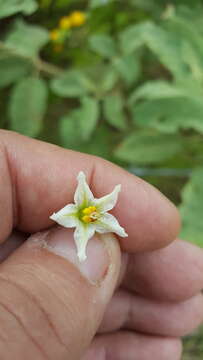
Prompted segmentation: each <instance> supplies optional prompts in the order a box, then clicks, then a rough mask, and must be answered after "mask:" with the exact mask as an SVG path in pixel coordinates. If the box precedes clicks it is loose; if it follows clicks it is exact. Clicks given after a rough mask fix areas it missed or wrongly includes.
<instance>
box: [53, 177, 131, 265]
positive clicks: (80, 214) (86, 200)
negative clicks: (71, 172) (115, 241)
mask: <svg viewBox="0 0 203 360" xmlns="http://www.w3.org/2000/svg"><path fill="white" fill-rule="evenodd" d="M77 180H78V186H77V189H76V191H75V195H74V202H75V204H69V205H66V206H65V207H64V208H63V209H61V210H60V211H58V212H57V213H54V214H53V215H51V216H50V219H52V220H54V221H56V222H57V223H58V224H60V225H62V226H64V227H66V228H72V227H76V229H75V232H74V240H75V243H76V247H77V254H78V257H79V260H80V261H84V260H85V259H86V247H87V243H88V240H89V239H90V238H91V237H92V236H93V235H94V233H95V232H98V233H100V234H104V233H108V232H114V233H116V234H117V235H119V236H122V237H126V236H128V235H127V234H126V232H125V230H124V229H123V228H122V227H121V226H120V225H119V223H118V221H117V220H116V218H115V217H114V216H113V215H111V214H109V213H108V211H109V210H111V209H113V207H114V206H115V205H116V202H117V199H118V193H119V192H120V190H121V185H117V186H116V187H115V189H114V190H113V192H112V193H111V194H108V195H106V196H103V197H101V198H100V199H96V198H94V196H93V194H92V192H91V190H90V188H89V186H88V184H87V182H86V177H85V174H84V173H83V172H82V171H81V172H80V173H79V174H78V177H77Z"/></svg>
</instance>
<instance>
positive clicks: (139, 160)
mask: <svg viewBox="0 0 203 360" xmlns="http://www.w3.org/2000/svg"><path fill="white" fill-rule="evenodd" d="M181 150H182V141H181V138H180V137H179V136H178V135H177V136H175V135H172V136H171V135H164V134H160V133H152V134H149V133H146V132H142V131H140V132H139V131H136V132H134V133H133V134H131V135H129V136H128V137H127V138H126V139H125V140H124V141H123V143H122V144H121V145H120V146H119V147H118V148H117V150H116V151H115V156H116V157H117V158H118V159H120V160H124V161H126V162H128V163H132V164H153V163H154V164H156V163H159V162H162V161H164V160H167V159H170V158H171V157H173V156H174V155H175V154H177V153H178V152H180V151H181Z"/></svg>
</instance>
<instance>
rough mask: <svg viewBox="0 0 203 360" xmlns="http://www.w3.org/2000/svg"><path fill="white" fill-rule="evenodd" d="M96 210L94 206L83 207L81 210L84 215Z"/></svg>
mask: <svg viewBox="0 0 203 360" xmlns="http://www.w3.org/2000/svg"><path fill="white" fill-rule="evenodd" d="M96 210H97V209H96V207H95V206H89V207H87V208H85V209H83V211H82V212H83V214H85V215H90V214H91V213H93V212H95V211H96Z"/></svg>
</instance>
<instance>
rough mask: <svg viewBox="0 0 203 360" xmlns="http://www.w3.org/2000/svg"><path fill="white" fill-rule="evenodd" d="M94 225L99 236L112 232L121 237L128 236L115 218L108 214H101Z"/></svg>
mask: <svg viewBox="0 0 203 360" xmlns="http://www.w3.org/2000/svg"><path fill="white" fill-rule="evenodd" d="M94 225H95V229H96V231H97V232H98V233H100V234H104V233H108V232H113V233H116V234H117V235H119V236H121V237H126V236H128V234H127V233H126V232H125V230H124V228H122V227H121V226H120V224H119V222H118V221H117V220H116V218H115V217H114V216H113V215H111V214H108V213H105V214H103V215H102V216H101V217H100V218H99V220H98V221H97V222H96V223H95V224H94Z"/></svg>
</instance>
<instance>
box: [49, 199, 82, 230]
mask: <svg viewBox="0 0 203 360" xmlns="http://www.w3.org/2000/svg"><path fill="white" fill-rule="evenodd" d="M50 219H51V220H54V221H56V222H57V223H58V224H60V225H62V226H64V227H67V228H71V227H75V226H76V225H77V223H78V219H77V207H76V205H74V204H69V205H66V206H65V207H64V208H63V209H61V210H59V211H58V212H57V213H53V214H52V215H51V216H50Z"/></svg>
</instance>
